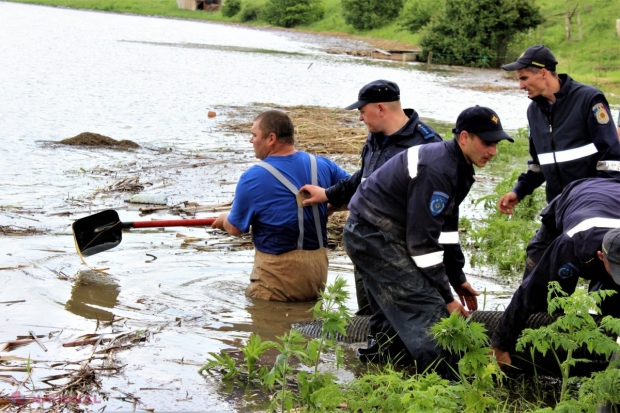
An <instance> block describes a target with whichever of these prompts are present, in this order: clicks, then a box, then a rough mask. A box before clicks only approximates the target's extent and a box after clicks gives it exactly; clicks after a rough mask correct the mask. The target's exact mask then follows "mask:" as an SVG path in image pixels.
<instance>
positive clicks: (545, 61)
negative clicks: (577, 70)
mask: <svg viewBox="0 0 620 413" xmlns="http://www.w3.org/2000/svg"><path fill="white" fill-rule="evenodd" d="M557 64H558V61H557V60H556V59H555V56H553V53H551V50H549V49H547V48H546V47H545V46H543V45H538V46H532V47H530V48H528V49H527V50H526V51H525V52H523V54H522V55H521V56H520V57H519V58H518V59H517V61H516V62H512V63H508V64H506V65H503V66H502V69H504V70H507V71H509V72H510V71H513V70H519V69H523V68H525V67H528V66H531V67H537V68H539V69H543V68H544V69H547V70H550V71H552V72H555V66H556V65H557Z"/></svg>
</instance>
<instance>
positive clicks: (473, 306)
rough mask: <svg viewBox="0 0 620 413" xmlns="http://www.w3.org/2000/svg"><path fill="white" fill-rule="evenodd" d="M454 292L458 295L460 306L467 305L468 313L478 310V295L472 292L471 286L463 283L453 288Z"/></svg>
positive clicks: (474, 291) (476, 292)
mask: <svg viewBox="0 0 620 413" xmlns="http://www.w3.org/2000/svg"><path fill="white" fill-rule="evenodd" d="M454 291H456V293H457V294H458V296H459V299H460V300H461V304H463V305H467V308H468V309H469V310H470V311H476V310H477V309H478V299H477V298H476V297H477V296H479V295H480V293H479V292H478V291H476V290H474V288H473V287H472V286H471V284H469V283H468V282H467V281H465V282H464V283H463V284H461V285H459V286H458V287H456V288H454Z"/></svg>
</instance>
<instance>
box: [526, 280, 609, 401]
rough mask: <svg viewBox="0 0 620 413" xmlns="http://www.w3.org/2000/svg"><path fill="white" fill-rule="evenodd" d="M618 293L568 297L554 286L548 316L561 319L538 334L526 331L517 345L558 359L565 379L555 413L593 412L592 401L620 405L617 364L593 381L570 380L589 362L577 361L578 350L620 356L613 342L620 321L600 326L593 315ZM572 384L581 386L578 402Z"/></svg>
mask: <svg viewBox="0 0 620 413" xmlns="http://www.w3.org/2000/svg"><path fill="white" fill-rule="evenodd" d="M615 293H616V292H615V291H612V290H601V291H596V292H592V293H588V292H586V291H585V290H583V289H577V290H576V291H575V292H574V293H573V294H572V295H570V296H569V295H568V294H566V293H565V292H564V291H562V288H561V287H560V284H559V283H558V282H551V283H549V292H548V296H547V301H548V312H549V314H551V315H553V314H556V313H561V315H560V316H559V317H558V318H557V319H556V321H555V322H553V323H552V324H549V325H547V326H544V327H540V328H538V329H535V330H534V329H525V330H524V331H523V333H522V335H521V338H520V339H519V341H518V342H517V351H524V350H525V349H526V347H527V346H531V348H533V349H534V350H536V351H539V352H540V353H542V354H543V356H544V355H545V354H546V353H547V352H548V351H550V352H551V353H552V354H553V356H554V357H555V359H556V361H557V363H558V365H559V366H560V370H561V375H562V388H561V393H560V403H559V404H558V405H557V406H556V411H559V410H562V409H566V411H590V410H591V407H592V402H593V401H594V402H596V403H604V402H612V403H618V402H620V370H618V368H617V365H616V363H612V364H610V366H609V367H608V368H607V370H605V371H604V372H601V373H596V374H594V375H593V376H592V378H583V377H570V369H571V367H573V366H575V364H577V363H578V362H586V363H587V362H589V361H590V360H588V359H579V358H575V351H576V350H579V349H582V348H585V349H587V350H588V351H589V352H590V353H593V354H600V355H605V356H607V357H609V356H610V355H611V354H614V353H616V354H618V352H620V345H618V343H617V342H616V340H615V339H614V336H617V335H618V334H620V320H619V319H616V318H614V317H611V316H606V317H603V319H602V320H601V321H600V323H599V324H598V325H597V323H596V321H595V320H594V318H593V317H592V315H591V312H594V313H596V314H601V310H600V304H601V301H602V300H604V299H605V298H606V297H609V296H610V295H613V294H615ZM559 350H562V351H563V352H565V356H564V357H561V356H560V352H559ZM562 354H564V353H562ZM570 383H576V384H581V386H580V390H579V398H578V400H577V399H574V398H572V396H573V395H571V394H570V392H569V391H568V388H569V387H568V386H569V384H570ZM575 409H577V410H575ZM579 409H585V410H579Z"/></svg>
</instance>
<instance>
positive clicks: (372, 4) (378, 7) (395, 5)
mask: <svg viewBox="0 0 620 413" xmlns="http://www.w3.org/2000/svg"><path fill="white" fill-rule="evenodd" d="M402 8H403V0H391V1H385V0H367V1H359V0H342V15H343V17H344V21H345V22H347V23H348V24H350V25H351V26H353V28H354V29H356V30H372V29H376V28H378V27H382V26H385V25H386V24H388V23H389V22H391V21H393V20H394V19H396V18H397V17H398V15H399V13H400V11H401V10H402Z"/></svg>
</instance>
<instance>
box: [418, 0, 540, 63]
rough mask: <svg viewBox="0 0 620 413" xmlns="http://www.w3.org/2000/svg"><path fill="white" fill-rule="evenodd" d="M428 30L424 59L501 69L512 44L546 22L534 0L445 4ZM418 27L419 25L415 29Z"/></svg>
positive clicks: (468, 0) (475, 0) (465, 0)
mask: <svg viewBox="0 0 620 413" xmlns="http://www.w3.org/2000/svg"><path fill="white" fill-rule="evenodd" d="M445 2H446V4H445V8H444V11H443V12H442V13H439V14H438V15H437V16H434V17H433V19H432V20H431V22H430V24H428V25H427V26H426V31H425V34H424V35H423V36H422V38H421V41H420V44H421V45H422V48H423V53H422V56H421V58H422V59H426V57H427V56H428V52H433V61H436V62H438V63H443V64H451V65H463V66H474V67H499V66H501V65H502V63H504V61H505V60H506V55H507V52H508V46H509V44H510V42H511V41H512V40H514V39H515V37H517V36H518V35H519V34H520V33H523V32H524V31H526V30H527V29H530V28H535V27H536V26H538V25H539V24H541V23H542V22H543V16H542V15H541V14H540V9H539V8H538V7H537V6H536V5H535V3H534V0H523V1H519V2H517V1H514V0H445ZM413 27H414V28H415V27H416V26H415V25H414V26H413Z"/></svg>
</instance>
